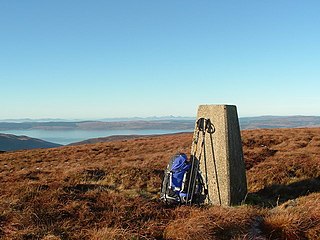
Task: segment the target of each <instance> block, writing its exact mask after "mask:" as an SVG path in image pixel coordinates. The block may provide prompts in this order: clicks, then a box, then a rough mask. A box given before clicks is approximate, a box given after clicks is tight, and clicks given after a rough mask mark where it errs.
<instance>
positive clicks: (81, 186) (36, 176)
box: [0, 128, 320, 240]
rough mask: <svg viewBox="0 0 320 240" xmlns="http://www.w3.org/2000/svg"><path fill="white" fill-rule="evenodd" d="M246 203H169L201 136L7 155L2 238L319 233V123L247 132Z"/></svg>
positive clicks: (0, 168)
mask: <svg viewBox="0 0 320 240" xmlns="http://www.w3.org/2000/svg"><path fill="white" fill-rule="evenodd" d="M242 139H243V147H244V155H245V161H246V167H247V178H248V188H249V194H248V197H247V200H246V205H243V206H239V207H233V208H222V207H217V206H213V207H202V208H199V207H186V206H183V207H176V208H173V207H168V206H164V205H162V204H161V203H159V202H158V201H157V198H158V192H159V188H160V184H161V178H162V172H163V169H164V168H165V166H166V164H167V161H168V160H169V158H170V157H171V156H172V155H173V154H174V153H176V152H177V151H183V152H186V153H189V148H190V144H191V140H192V134H178V135H171V136H158V137H152V138H150V137H149V138H141V139H132V140H124V141H114V142H108V143H97V144H92V145H81V146H71V147H61V148H56V149H47V150H30V151H18V152H9V153H2V154H0V183H1V187H0V239H46V240H57V239H61V240H62V239H102V240H103V239H195V240H197V239H234V240H235V239H239V240H240V239H257V240H258V239H261V240H262V239H320V222H319V219H320V193H319V192H320V129H319V128H310V129H273V130H248V131H243V132H242Z"/></svg>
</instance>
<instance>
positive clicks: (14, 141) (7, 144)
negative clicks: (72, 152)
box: [0, 133, 62, 152]
mask: <svg viewBox="0 0 320 240" xmlns="http://www.w3.org/2000/svg"><path fill="white" fill-rule="evenodd" d="M60 146H62V145H60V144H56V143H51V142H47V141H44V140H41V139H37V138H30V137H27V136H16V135H13V134H2V133H0V152H2V151H14V150H21V149H35V148H54V147H60Z"/></svg>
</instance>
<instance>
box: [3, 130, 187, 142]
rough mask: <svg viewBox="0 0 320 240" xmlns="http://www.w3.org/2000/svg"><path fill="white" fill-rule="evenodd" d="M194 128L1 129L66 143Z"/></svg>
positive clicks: (10, 132) (11, 132) (15, 133)
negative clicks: (108, 129) (103, 129)
mask: <svg viewBox="0 0 320 240" xmlns="http://www.w3.org/2000/svg"><path fill="white" fill-rule="evenodd" d="M192 131H193V129H189V130H180V131H174V130H156V129H151V130H150V129H145V130H110V131H85V130H67V131H66V130H65V131H62V130H37V129H34V130H10V131H1V133H7V134H14V135H18V136H20V135H25V136H28V137H33V138H39V139H42V140H45V141H48V142H53V143H59V144H62V145H66V144H69V143H73V142H79V141H83V140H87V139H89V138H98V137H109V136H112V135H149V134H166V133H177V132H192Z"/></svg>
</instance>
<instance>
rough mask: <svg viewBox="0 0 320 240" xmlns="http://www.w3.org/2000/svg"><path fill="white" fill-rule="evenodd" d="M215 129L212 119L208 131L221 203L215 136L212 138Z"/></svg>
mask: <svg viewBox="0 0 320 240" xmlns="http://www.w3.org/2000/svg"><path fill="white" fill-rule="evenodd" d="M209 121H210V120H209ZM215 131H216V129H215V127H214V125H213V124H212V123H211V121H210V122H209V126H208V133H209V134H210V143H211V151H212V158H213V167H214V173H215V178H216V183H217V191H218V198H219V204H220V205H221V194H220V186H219V179H218V171H217V164H216V158H215V154H214V144H213V138H212V134H213V133H214V132H215Z"/></svg>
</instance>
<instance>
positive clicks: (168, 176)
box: [160, 153, 204, 204]
mask: <svg viewBox="0 0 320 240" xmlns="http://www.w3.org/2000/svg"><path fill="white" fill-rule="evenodd" d="M191 168H192V163H191V162H190V161H188V157H187V155H186V154H184V153H179V154H176V155H174V156H173V157H172V158H171V160H170V161H169V164H168V166H167V168H166V170H165V171H164V177H163V180H162V186H161V193H160V200H161V201H163V202H165V203H168V204H173V203H187V202H190V201H191V199H194V200H196V199H197V196H198V195H199V194H201V192H202V190H203V186H204V185H203V180H202V177H201V174H200V172H199V171H197V173H196V178H195V182H194V184H192V183H190V175H191ZM191 189H193V191H191ZM191 195H192V196H191Z"/></svg>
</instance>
